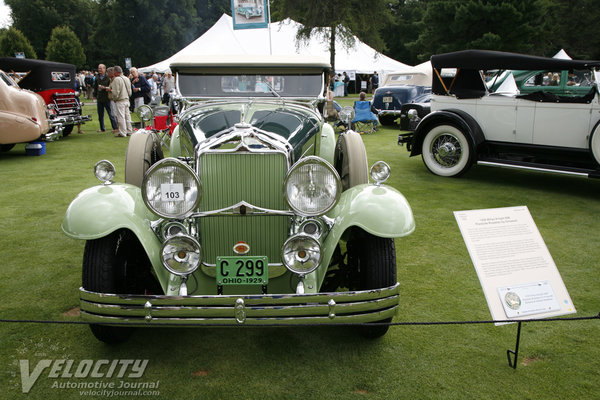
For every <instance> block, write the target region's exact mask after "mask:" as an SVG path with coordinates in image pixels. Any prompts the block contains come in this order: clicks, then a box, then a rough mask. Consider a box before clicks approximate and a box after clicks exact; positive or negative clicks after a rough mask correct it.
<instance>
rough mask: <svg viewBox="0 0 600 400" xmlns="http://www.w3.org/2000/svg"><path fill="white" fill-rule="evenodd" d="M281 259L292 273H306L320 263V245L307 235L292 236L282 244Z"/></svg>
mask: <svg viewBox="0 0 600 400" xmlns="http://www.w3.org/2000/svg"><path fill="white" fill-rule="evenodd" d="M281 259H282V260H283V264H284V265H285V267H286V268H287V269H289V270H290V271H292V272H293V273H296V274H299V275H306V274H308V273H310V272H312V271H314V270H315V269H316V268H317V267H318V266H319V264H320V263H321V245H320V244H319V242H317V241H316V240H315V239H314V238H313V237H311V236H308V235H298V236H292V237H291V238H289V239H288V240H286V241H285V243H284V244H283V247H282V249H281Z"/></svg>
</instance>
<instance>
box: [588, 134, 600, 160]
mask: <svg viewBox="0 0 600 400" xmlns="http://www.w3.org/2000/svg"><path fill="white" fill-rule="evenodd" d="M590 151H591V153H592V156H593V157H594V160H596V164H597V165H596V167H600V125H598V126H596V129H594V132H592V136H591V137H590Z"/></svg>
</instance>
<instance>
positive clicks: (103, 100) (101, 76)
mask: <svg viewBox="0 0 600 400" xmlns="http://www.w3.org/2000/svg"><path fill="white" fill-rule="evenodd" d="M109 86H110V78H109V77H108V75H107V74H106V66H105V65H104V64H100V65H98V78H97V79H96V80H95V82H94V98H95V99H96V109H97V110H98V121H100V129H98V132H104V131H105V129H104V110H106V113H107V114H108V119H110V125H111V126H112V129H113V132H115V131H116V130H117V120H116V119H115V116H114V115H113V114H112V112H111V110H110V99H109V98H108V91H107V90H106V89H107V88H108V87H109Z"/></svg>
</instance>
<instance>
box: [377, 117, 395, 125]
mask: <svg viewBox="0 0 600 400" xmlns="http://www.w3.org/2000/svg"><path fill="white" fill-rule="evenodd" d="M396 119H398V117H397V116H395V115H380V116H379V123H380V124H381V125H384V126H394V125H396V122H395V121H396Z"/></svg>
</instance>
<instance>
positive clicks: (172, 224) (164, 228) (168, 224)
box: [160, 220, 189, 240]
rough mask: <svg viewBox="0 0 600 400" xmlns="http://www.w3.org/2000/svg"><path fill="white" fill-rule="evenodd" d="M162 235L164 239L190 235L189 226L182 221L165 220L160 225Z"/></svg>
mask: <svg viewBox="0 0 600 400" xmlns="http://www.w3.org/2000/svg"><path fill="white" fill-rule="evenodd" d="M172 229H179V232H175V233H173V232H172ZM160 235H161V237H162V238H163V240H167V239H169V238H170V237H173V236H176V235H189V231H188V228H187V227H186V226H185V224H184V223H183V222H182V221H173V220H170V221H164V222H163V223H162V224H161V226H160Z"/></svg>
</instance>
